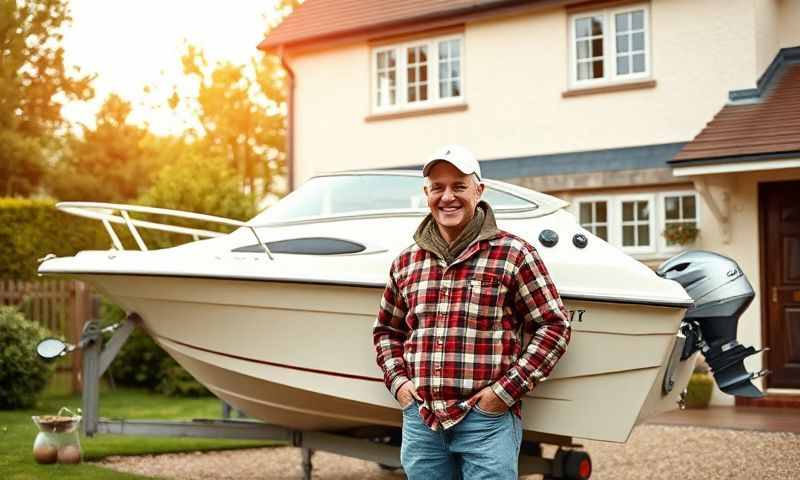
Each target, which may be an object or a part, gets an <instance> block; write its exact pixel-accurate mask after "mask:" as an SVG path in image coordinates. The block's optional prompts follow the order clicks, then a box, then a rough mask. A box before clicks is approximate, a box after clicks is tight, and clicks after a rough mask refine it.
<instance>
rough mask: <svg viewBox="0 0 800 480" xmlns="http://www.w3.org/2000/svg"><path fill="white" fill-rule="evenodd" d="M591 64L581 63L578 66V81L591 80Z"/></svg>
mask: <svg viewBox="0 0 800 480" xmlns="http://www.w3.org/2000/svg"><path fill="white" fill-rule="evenodd" d="M590 68H591V64H590V63H589V62H583V63H579V64H578V80H588V79H589V78H591V77H590V76H589V74H590V72H591V69H590Z"/></svg>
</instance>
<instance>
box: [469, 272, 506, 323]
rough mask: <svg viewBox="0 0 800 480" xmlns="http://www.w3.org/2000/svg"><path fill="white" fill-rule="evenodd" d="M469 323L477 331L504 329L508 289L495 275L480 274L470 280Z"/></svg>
mask: <svg viewBox="0 0 800 480" xmlns="http://www.w3.org/2000/svg"><path fill="white" fill-rule="evenodd" d="M467 283H468V288H469V299H468V302H469V303H468V306H467V323H468V325H469V326H470V327H472V328H476V329H477V330H483V331H487V330H499V329H502V320H503V306H504V304H505V295H506V291H507V289H506V287H505V286H504V285H503V283H502V282H500V279H499V278H498V277H497V276H495V275H490V274H478V275H475V276H474V277H473V278H471V279H470V280H468V282H467Z"/></svg>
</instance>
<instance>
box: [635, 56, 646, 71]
mask: <svg viewBox="0 0 800 480" xmlns="http://www.w3.org/2000/svg"><path fill="white" fill-rule="evenodd" d="M633 71H634V72H636V73H641V72H644V54H643V53H637V54H636V55H634V56H633Z"/></svg>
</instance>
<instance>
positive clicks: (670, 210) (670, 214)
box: [664, 197, 680, 220]
mask: <svg viewBox="0 0 800 480" xmlns="http://www.w3.org/2000/svg"><path fill="white" fill-rule="evenodd" d="M664 217H665V218H666V219H667V220H678V219H679V218H680V209H679V205H678V197H665V198H664Z"/></svg>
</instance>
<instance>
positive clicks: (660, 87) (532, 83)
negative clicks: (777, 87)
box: [291, 0, 757, 182]
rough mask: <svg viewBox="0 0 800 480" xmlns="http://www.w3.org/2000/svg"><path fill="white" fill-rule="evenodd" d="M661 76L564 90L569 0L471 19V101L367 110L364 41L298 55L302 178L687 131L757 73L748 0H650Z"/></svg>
mask: <svg viewBox="0 0 800 480" xmlns="http://www.w3.org/2000/svg"><path fill="white" fill-rule="evenodd" d="M650 8H651V13H650V21H651V26H652V28H651V41H652V49H651V53H652V72H653V75H652V78H653V79H654V80H656V81H657V86H656V87H655V88H650V89H643V90H634V91H626V92H616V93H603V94H596V95H590V96H580V97H572V98H562V96H561V93H562V92H563V91H565V90H566V89H567V71H568V34H567V27H568V20H567V12H566V11H565V10H564V9H554V10H549V11H545V12H539V13H535V14H529V15H523V16H518V17H514V18H504V19H494V20H491V21H482V22H473V23H468V24H467V25H466V28H465V33H464V42H465V61H464V75H465V79H464V81H465V92H466V103H467V105H468V110H467V111H463V112H451V113H444V114H437V115H424V116H415V117H411V118H403V119H393V120H384V121H376V122H367V121H365V118H366V117H367V116H368V115H369V114H370V98H371V97H370V95H371V93H370V85H369V84H370V66H369V61H370V50H369V47H368V45H367V44H366V43H363V44H358V45H351V46H345V47H340V48H335V49H330V50H326V51H321V52H315V53H307V54H303V55H299V56H296V57H294V58H292V59H291V65H292V67H293V69H294V70H295V73H296V77H297V87H296V88H297V89H296V108H295V114H296V123H295V126H296V144H295V148H296V150H295V168H296V170H295V171H296V180H297V181H298V182H299V181H302V180H304V179H306V178H308V177H309V176H311V175H313V174H315V173H319V172H324V171H331V170H340V169H353V168H381V167H390V166H401V165H412V164H419V163H422V162H423V160H424V158H425V155H426V154H427V153H428V152H430V151H431V150H432V149H433V148H434V147H435V146H436V145H439V144H442V143H447V142H459V143H464V144H467V145H469V146H470V147H471V148H472V149H473V150H474V151H475V152H476V154H477V155H478V156H479V157H480V158H481V159H492V158H504V157H514V156H524V155H536V154H547V153H558V152H571V151H584V150H594V149H604V148H614V147H622V146H634V145H647V144H658V143H668V142H678V141H687V140H690V139H691V138H693V137H694V136H695V135H696V134H697V133H698V132H699V131H700V129H702V127H703V126H704V125H705V124H706V122H708V121H709V120H710V119H711V118H712V117H713V115H714V114H715V113H716V112H717V111H718V110H719V109H720V107H721V106H722V105H723V104H724V103H725V101H726V99H727V92H728V91H729V90H732V89H740V88H750V87H753V86H754V85H755V80H756V78H757V76H756V75H755V70H756V55H755V40H754V35H755V34H754V27H753V24H754V21H753V13H752V11H753V3H752V0H730V1H723V0H717V1H702V2H697V1H694V0H669V1H666V0H654V1H653V2H651V3H650Z"/></svg>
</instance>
